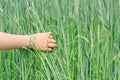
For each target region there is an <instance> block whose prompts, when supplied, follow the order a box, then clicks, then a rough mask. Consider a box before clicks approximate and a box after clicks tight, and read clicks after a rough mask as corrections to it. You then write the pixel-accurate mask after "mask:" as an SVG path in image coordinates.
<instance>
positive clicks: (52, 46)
mask: <svg viewBox="0 0 120 80" xmlns="http://www.w3.org/2000/svg"><path fill="white" fill-rule="evenodd" d="M48 47H49V48H55V47H57V45H56V44H53V43H49V44H48Z"/></svg>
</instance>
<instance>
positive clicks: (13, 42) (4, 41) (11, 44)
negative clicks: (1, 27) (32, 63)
mask: <svg viewBox="0 0 120 80" xmlns="http://www.w3.org/2000/svg"><path fill="white" fill-rule="evenodd" d="M29 40H30V36H28V35H12V34H7V33H3V32H0V50H7V49H15V48H22V47H28V46H29Z"/></svg>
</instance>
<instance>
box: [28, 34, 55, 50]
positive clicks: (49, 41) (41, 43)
mask: <svg viewBox="0 0 120 80" xmlns="http://www.w3.org/2000/svg"><path fill="white" fill-rule="evenodd" d="M30 45H31V46H32V47H33V48H37V49H39V50H41V51H52V50H53V49H54V48H55V47H57V45H56V41H55V40H54V39H53V37H52V35H51V32H48V33H37V34H34V35H32V36H31V38H30Z"/></svg>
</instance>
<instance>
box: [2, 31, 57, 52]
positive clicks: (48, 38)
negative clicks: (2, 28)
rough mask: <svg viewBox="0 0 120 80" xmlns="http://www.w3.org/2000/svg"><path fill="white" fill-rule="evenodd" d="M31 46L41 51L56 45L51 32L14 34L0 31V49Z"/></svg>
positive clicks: (51, 48)
mask: <svg viewBox="0 0 120 80" xmlns="http://www.w3.org/2000/svg"><path fill="white" fill-rule="evenodd" d="M30 46H31V47H32V48H36V49H38V50H41V51H52V50H53V49H54V48H56V47H57V45H56V41H55V39H53V36H52V35H51V32H47V33H36V34H33V35H14V34H8V33H4V32H0V50H8V49H18V48H22V47H26V48H28V47H30Z"/></svg>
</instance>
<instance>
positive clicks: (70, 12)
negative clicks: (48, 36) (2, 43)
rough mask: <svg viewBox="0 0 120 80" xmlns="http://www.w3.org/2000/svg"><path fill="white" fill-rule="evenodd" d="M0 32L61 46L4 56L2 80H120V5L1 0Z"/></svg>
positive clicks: (104, 0) (111, 0)
mask: <svg viewBox="0 0 120 80" xmlns="http://www.w3.org/2000/svg"><path fill="white" fill-rule="evenodd" d="M0 31H3V32H7V33H11V34H21V35H23V34H33V33H37V32H48V31H51V32H52V35H53V36H54V38H55V39H56V41H57V45H58V47H57V48H56V49H55V50H54V51H53V52H41V51H37V50H32V49H24V48H23V49H15V50H7V51H0V80H120V61H119V60H120V0H0Z"/></svg>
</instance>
